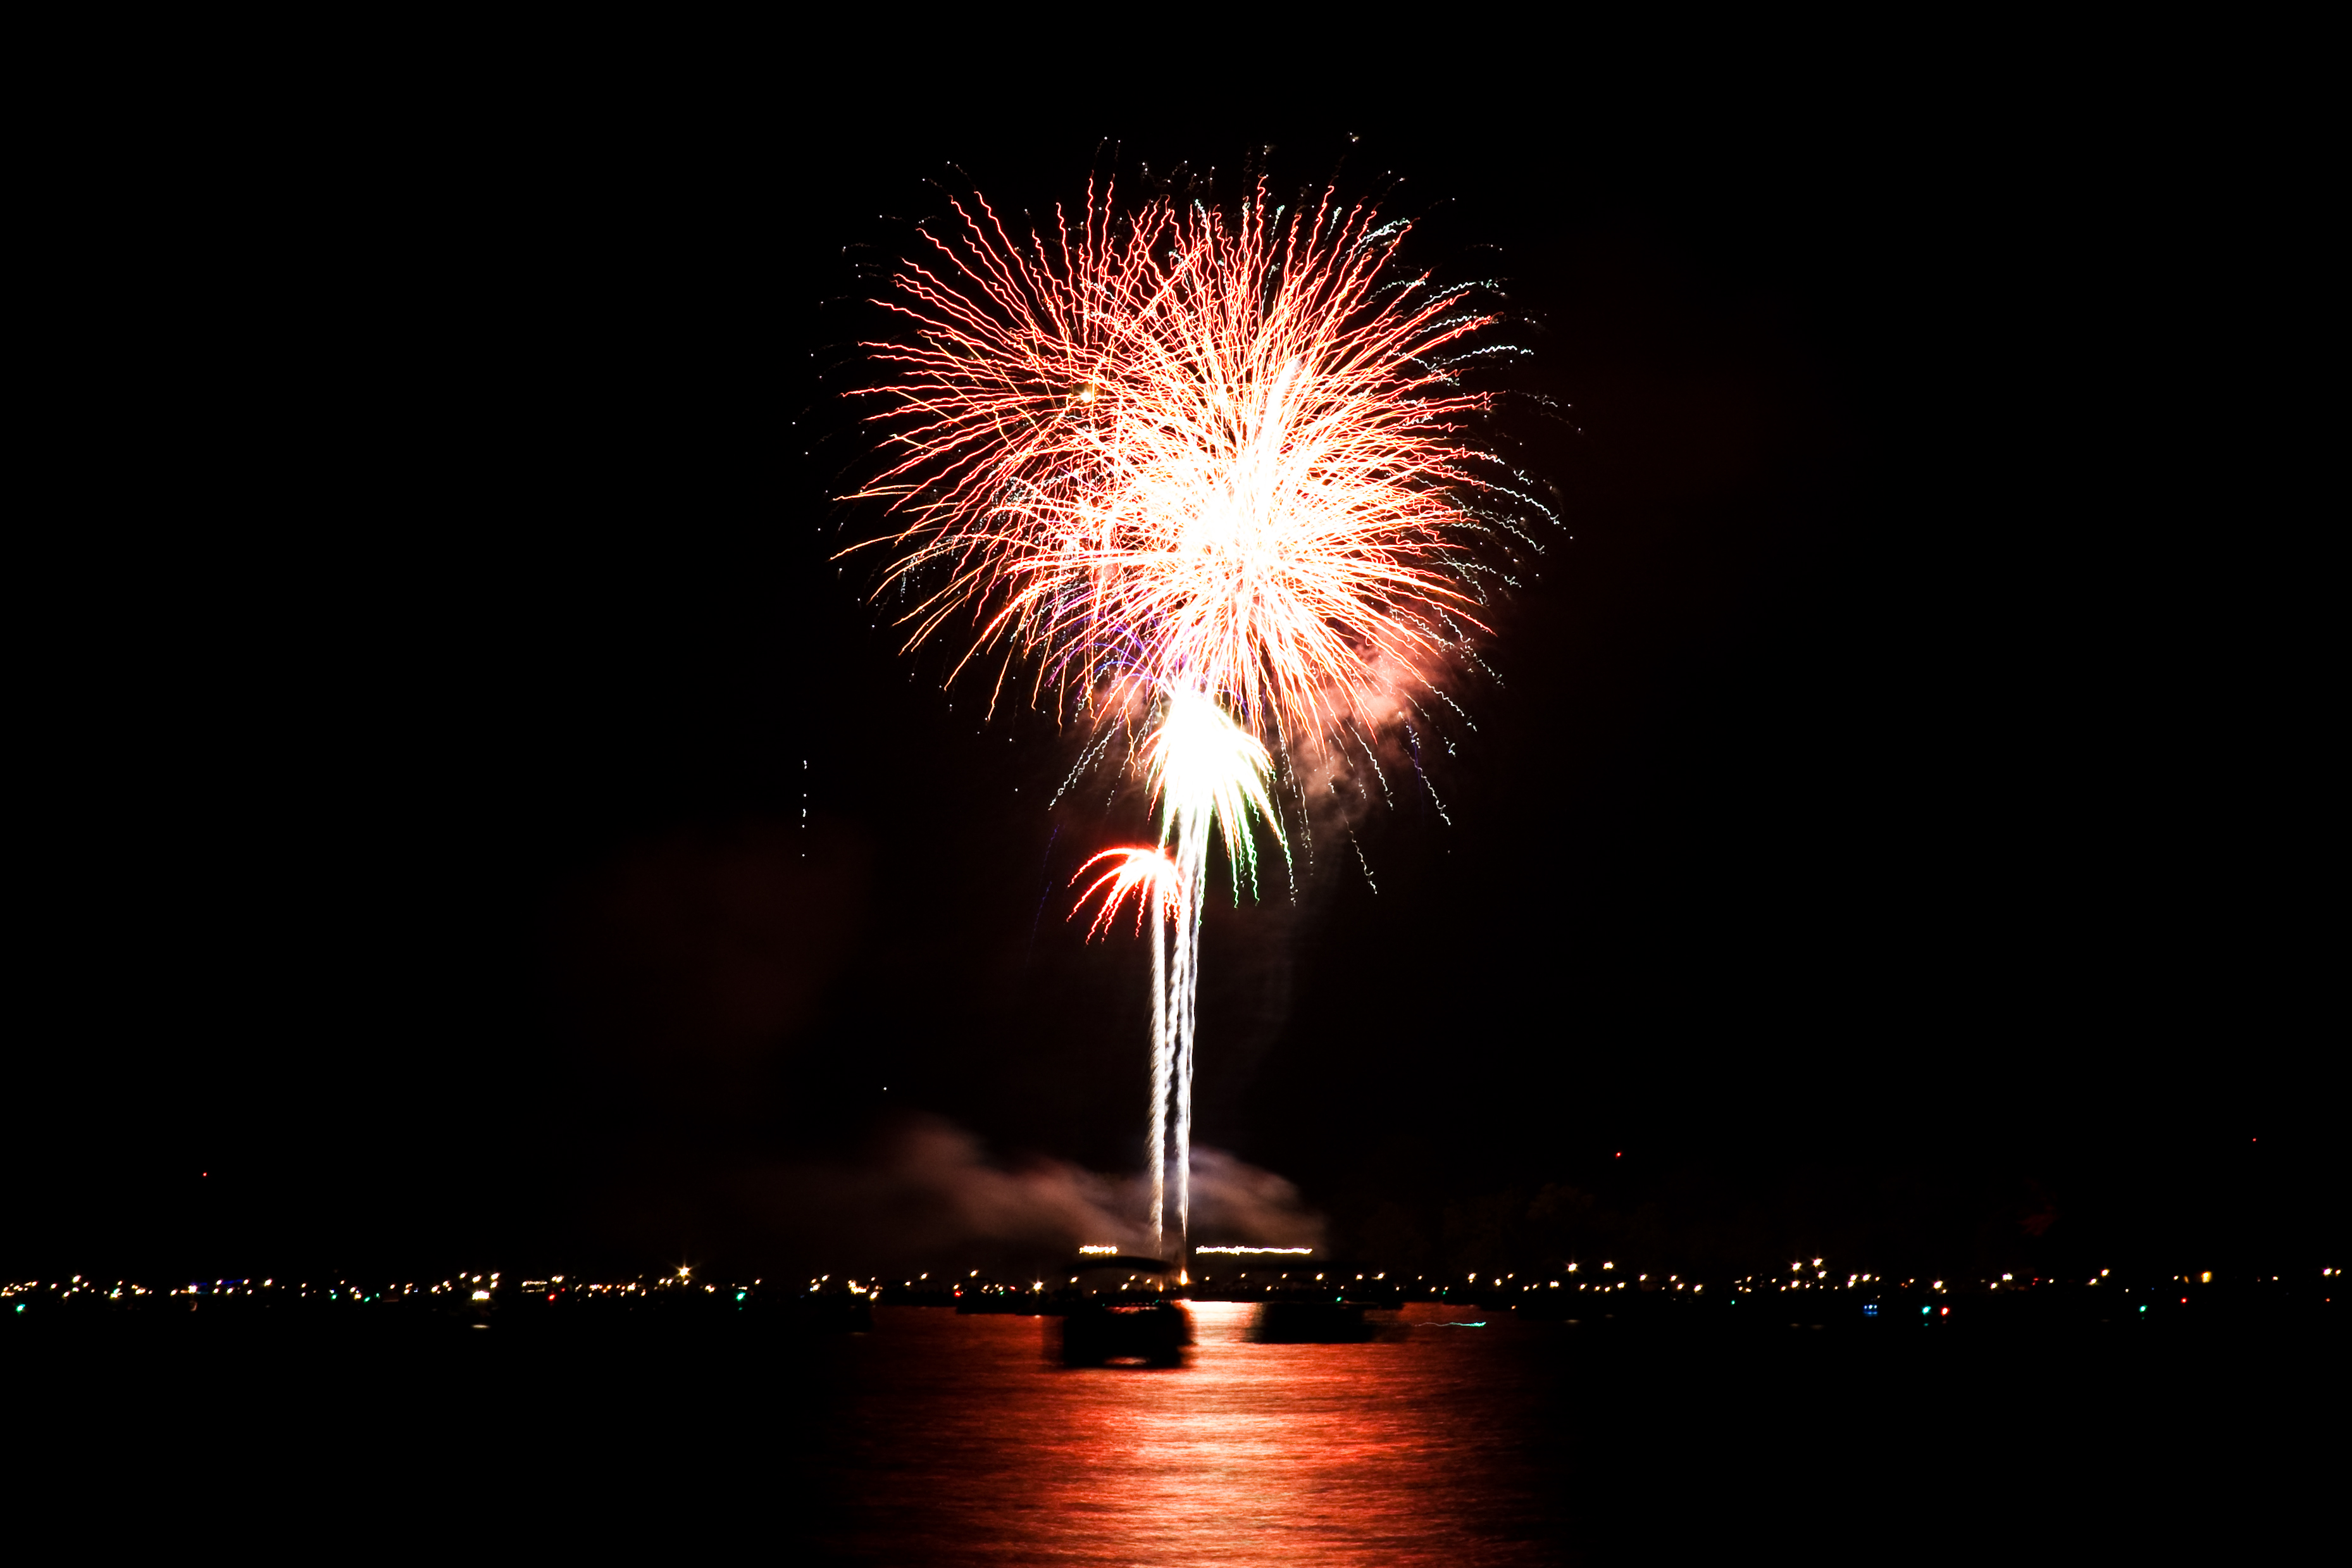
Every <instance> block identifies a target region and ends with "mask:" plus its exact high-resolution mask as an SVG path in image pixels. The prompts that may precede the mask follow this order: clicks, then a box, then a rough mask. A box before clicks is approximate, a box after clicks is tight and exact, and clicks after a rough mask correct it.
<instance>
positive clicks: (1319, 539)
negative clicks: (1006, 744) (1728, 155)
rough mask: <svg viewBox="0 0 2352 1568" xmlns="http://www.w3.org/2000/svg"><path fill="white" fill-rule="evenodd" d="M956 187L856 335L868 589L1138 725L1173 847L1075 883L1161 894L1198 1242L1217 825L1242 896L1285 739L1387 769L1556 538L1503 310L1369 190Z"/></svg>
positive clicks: (932, 628)
mask: <svg viewBox="0 0 2352 1568" xmlns="http://www.w3.org/2000/svg"><path fill="white" fill-rule="evenodd" d="M953 213H954V216H953V219H952V220H951V221H950V222H948V223H945V224H942V225H940V226H938V227H937V228H935V229H927V230H926V231H924V234H923V237H924V239H925V240H926V241H927V242H928V249H927V250H925V251H924V252H923V253H922V254H921V255H920V256H919V258H916V259H912V260H909V261H908V262H907V263H906V264H904V265H903V266H902V267H901V268H899V270H898V273H897V275H896V276H895V278H894V279H893V282H894V285H895V294H894V297H893V298H890V299H888V300H884V301H882V303H883V304H884V306H885V307H886V308H887V309H888V310H892V311H894V312H896V313H897V314H898V316H899V318H900V319H901V320H902V322H903V323H904V325H905V326H906V328H907V329H908V330H907V331H905V332H904V333H903V334H902V335H901V336H900V337H899V338H898V340H896V341H893V342H873V343H868V344H866V349H867V351H868V352H869V353H870V354H871V355H872V356H873V358H874V360H875V361H876V362H877V364H878V365H879V367H880V368H881V370H882V372H883V374H882V376H881V377H880V379H879V383H878V384H877V385H874V386H872V387H869V388H866V389H865V391H866V394H867V395H872V396H876V397H878V398H880V399H881V400H882V401H883V404H884V406H883V407H882V408H881V409H880V410H878V411H877V412H876V413H875V414H874V415H873V416H872V418H873V420H874V422H875V424H876V425H877V428H878V430H879V431H880V432H881V434H882V436H883V438H884V441H885V448H886V451H887V453H888V454H889V455H888V457H887V458H886V459H885V464H884V471H883V472H882V473H881V475H880V476H879V477H878V478H877V479H876V481H875V482H874V483H872V484H871V485H869V486H867V487H866V488H865V489H863V490H861V491H860V492H859V496H860V497H863V498H878V499H881V500H886V501H887V504H888V507H889V510H890V513H891V515H892V517H893V518H894V520H895V521H894V523H893V526H892V529H891V530H890V531H888V532H887V533H886V534H884V535H883V536H882V537H881V538H879V539H877V540H873V541H869V543H872V544H876V545H879V546H882V547H885V548H887V550H889V551H890V552H892V554H893V569H892V571H891V574H890V575H889V577H888V578H887V581H886V582H885V583H884V584H882V585H881V587H880V588H879V589H878V590H877V597H887V596H896V597H898V599H899V601H900V604H901V608H902V615H901V618H900V624H901V626H903V627H904V628H905V630H906V633H907V637H908V647H910V648H911V647H915V646H916V645H918V644H920V643H923V642H925V641H927V640H929V639H932V638H934V637H940V636H942V635H944V634H946V633H947V632H948V631H949V629H950V627H951V626H968V627H969V628H970V630H969V632H968V634H966V640H964V641H963V643H962V644H961V649H960V652H959V653H958V654H957V656H956V658H955V661H954V665H953V668H951V670H950V675H949V679H950V681H952V680H954V679H957V678H958V677H959V676H961V675H962V674H964V673H965V672H966V671H967V670H975V669H976V670H978V671H980V672H982V674H983V676H984V679H986V680H987V681H988V684H989V688H990V696H989V709H990V710H991V711H992V710H993V709H994V707H995V705H996V704H997V703H998V702H999V701H1001V700H1003V698H1004V696H1005V693H1006V687H1007V684H1008V682H1010V681H1012V680H1013V679H1014V671H1015V670H1016V669H1019V670H1022V671H1024V675H1023V676H1022V679H1025V680H1026V682H1027V683H1028V688H1029V689H1028V691H1027V693H1026V696H1027V699H1028V700H1030V701H1031V702H1033V703H1034V704H1035V705H1037V706H1041V707H1049V708H1050V709H1051V710H1053V711H1054V712H1055V713H1056V715H1057V716H1060V717H1063V718H1077V719H1079V720H1081V721H1084V722H1087V723H1090V724H1094V725H1098V726H1102V727H1104V728H1105V729H1106V730H1124V731H1127V732H1128V733H1129V734H1130V736H1136V737H1139V744H1137V745H1134V746H1132V747H1131V748H1130V752H1129V756H1130V762H1131V763H1135V764H1139V766H1140V767H1141V769H1142V770H1143V772H1144V773H1145V776H1146V778H1147V780H1148V782H1149V787H1150V795H1151V798H1152V799H1153V800H1154V801H1155V802H1156V803H1157V805H1158V808H1159V817H1160V844H1159V847H1157V848H1156V849H1134V848H1130V849H1123V850H1118V851H1113V852H1112V854H1111V855H1110V856H1108V857H1097V860H1095V861H1089V862H1088V863H1087V868H1092V867H1094V866H1095V865H1097V864H1098V863H1100V862H1101V861H1102V860H1103V859H1106V858H1111V859H1115V860H1116V862H1117V863H1116V864H1114V865H1113V866H1112V868H1110V869H1109V870H1108V871H1107V872H1105V873H1104V874H1103V875H1102V876H1100V877H1099V878H1097V880H1096V881H1095V882H1094V883H1093V884H1092V885H1091V886H1090V887H1089V888H1088V889H1087V891H1086V894H1085V895H1084V896H1082V898H1081V900H1080V905H1081V907H1083V906H1084V905H1085V903H1086V902H1087V900H1091V899H1093V898H1095V897H1096V896H1097V895H1098V894H1099V895H1104V897H1103V901H1102V904H1101V907H1100V909H1099V910H1098V911H1097V915H1096V918H1095V919H1094V921H1093V922H1092V925H1091V926H1090V928H1089V931H1088V934H1089V936H1092V935H1095V934H1098V933H1100V932H1102V931H1105V930H1107V929H1108V926H1109V924H1110V923H1111V921H1112V919H1113V917H1114V916H1115V914H1116V912H1117V910H1118V909H1119V908H1120V907H1121V906H1122V904H1123V903H1124V900H1126V898H1127V897H1128V896H1129V894H1130V893H1131V894H1133V895H1134V896H1135V899H1136V907H1137V920H1138V921H1139V922H1140V921H1142V920H1143V918H1144V915H1145V913H1146V905H1149V906H1150V924H1151V927H1152V943H1153V976H1154V999H1153V1009H1152V1016H1153V1026H1152V1041H1153V1074H1152V1080H1153V1101H1152V1117H1151V1121H1152V1131H1151V1135H1150V1136H1151V1144H1150V1147H1151V1149H1152V1151H1153V1153H1152V1157H1151V1160H1150V1167H1151V1170H1152V1192H1153V1201H1152V1215H1151V1221H1152V1227H1153V1230H1154V1232H1155V1234H1157V1233H1159V1232H1160V1231H1161V1229H1162V1222H1163V1219H1164V1218H1165V1215H1164V1211H1163V1197H1164V1185H1163V1182H1162V1179H1161V1173H1162V1170H1163V1166H1164V1163H1166V1162H1167V1160H1168V1154H1169V1151H1168V1150H1167V1146H1166V1136H1165V1122H1164V1118H1165V1116H1166V1114H1167V1112H1168V1110H1169V1108H1170V1100H1171V1093H1172V1096H1173V1101H1174V1110H1175V1119H1176V1128H1175V1145H1176V1146H1175V1150H1174V1161H1173V1163H1174V1166H1175V1174H1176V1185H1177V1191H1176V1215H1175V1227H1176V1231H1177V1236H1178V1241H1179V1246H1180V1247H1181V1244H1182V1238H1183V1235H1184V1232H1185V1229H1186V1227H1187V1226H1188V1224H1189V1218H1190V1215H1189V1201H1188V1198H1189V1194H1188V1189H1189V1177H1188V1173H1187V1166H1188V1163H1189V1159H1188V1152H1189V1148H1190V1140H1191V1112H1192V1052H1193V1035H1194V1009H1193V999H1194V996H1195V994H1196V992H1197V989H1198V986H1197V981H1198V973H1199V936H1200V930H1201V911H1202V898H1203V895H1204V893H1205V890H1206V888H1207V871H1208V860H1209V847H1210V840H1211V837H1213V836H1214V837H1218V838H1221V839H1222V840H1223V844H1224V847H1225V853H1226V856H1227V858H1228V859H1229V861H1230V862H1231V867H1232V871H1233V875H1234V889H1235V896H1236V897H1238V895H1239V891H1240V889H1241V887H1242V886H1243V885H1244V884H1246V885H1247V886H1248V887H1249V888H1250V889H1251V891H1252V893H1253V895H1255V891H1256V870H1257V855H1256V842H1255V827H1254V826H1253V823H1252V818H1253V817H1255V819H1256V821H1257V822H1258V823H1262V824H1264V825H1265V827H1266V828H1267V829H1268V830H1269V831H1270V832H1271V833H1272V834H1273V836H1274V837H1275V840H1276V843H1277V844H1280V845H1281V846H1282V847H1283V853H1284V857H1285V861H1286V864H1287V862H1288V857H1289V847H1288V843H1287V839H1286V836H1285V834H1284V832H1283V827H1282V818H1281V816H1280V814H1279V813H1278V811H1277V810H1276V807H1275V805H1274V801H1273V798H1272V794H1271V790H1270V787H1269V785H1270V781H1271V779H1272V777H1273V776H1274V773H1275V767H1276V755H1277V753H1288V754H1289V755H1291V756H1292V757H1293V758H1294V759H1296V758H1298V757H1301V756H1313V757H1322V758H1343V757H1344V756H1345V755H1346V754H1348V753H1351V752H1360V754H1361V755H1362V757H1363V758H1364V760H1365V761H1366V762H1368V763H1370V765H1371V768H1372V771H1373V773H1374V775H1375V776H1376V777H1377V778H1378V779H1379V780H1380V784H1381V791H1382V795H1383V796H1384V797H1385V796H1386V795H1387V787H1388V785H1387V779H1386V776H1385V774H1383V773H1381V770H1380V764H1379V762H1378V760H1377V758H1376V757H1375V756H1374V754H1373V750H1372V743H1371V742H1372V740H1373V739H1374V738H1377V737H1378V736H1379V735H1380V734H1381V731H1384V730H1385V729H1387V728H1388V727H1389V726H1390V725H1391V724H1395V723H1400V722H1402V721H1404V720H1405V718H1406V714H1407V711H1408V709H1409V708H1410V707H1411V706H1412V693H1413V692H1415V691H1433V690H1434V689H1435V687H1434V685H1433V682H1435V681H1437V680H1439V679H1442V678H1443V677H1444V675H1445V674H1446V673H1447V672H1449V671H1450V670H1452V669H1454V668H1455V667H1456V666H1458V665H1460V664H1463V663H1465V662H1466V661H1468V660H1469V659H1470V658H1472V657H1473V656H1472V654H1471V651H1470V647H1469V643H1470V639H1471V637H1473V636H1475V635H1477V634H1480V633H1483V632H1484V631H1485V630H1486V626H1485V625H1484V624H1483V622H1482V621H1481V620H1480V619H1479V618H1478V617H1479V615H1480V613H1481V606H1482V605H1483V604H1484V603H1485V598H1486V595H1485V592H1484V582H1483V578H1484V574H1486V573H1487V572H1488V571H1490V570H1491V568H1489V567H1488V566H1486V564H1485V563H1483V559H1482V555H1481V549H1480V547H1481V546H1482V544H1484V543H1486V542H1490V541H1492V540H1493V539H1495V538H1496V536H1497V535H1498V533H1502V532H1507V533H1511V534H1514V535H1517V538H1518V539H1519V540H1520V541H1522V542H1526V543H1527V544H1528V547H1529V548H1535V546H1534V545H1533V542H1532V541H1531V540H1528V539H1527V537H1526V535H1525V534H1524V533H1522V532H1520V531H1519V530H1518V529H1517V525H1516V524H1515V523H1514V521H1512V519H1513V515H1514V513H1515V512H1518V513H1523V512H1525V511H1528V510H1534V511H1541V510H1542V509H1541V508H1540V507H1538V506H1535V505H1534V503H1532V502H1531V501H1528V499H1527V498H1526V496H1525V495H1524V493H1523V489H1524V487H1523V486H1521V485H1520V484H1519V483H1518V481H1517V477H1516V476H1514V475H1512V474H1511V473H1510V472H1509V471H1508V470H1507V469H1506V468H1502V467H1501V466H1500V465H1498V464H1496V463H1494V462H1493V461H1492V460H1491V459H1490V458H1486V457H1485V456H1484V455H1483V453H1482V450H1481V448H1479V447H1476V446H1475V444H1474V443H1473V442H1472V441H1471V440H1470V439H1469V438H1468V435H1467V421H1468V420H1469V419H1470V418H1471V417H1472V416H1474V415H1475V414H1477V413H1478V412H1480V411H1481V410H1483V409H1484V408H1485V407H1486V397H1485V396H1484V395H1479V394H1476V393H1473V392H1469V391H1466V390H1465V388H1464V387H1463V385H1462V384H1461V382H1460V380H1459V370H1460V366H1461V364H1462V363H1463V362H1464V361H1465V359H1468V358H1470V357H1473V356H1475V355H1476V354H1480V353H1487V352H1491V351H1489V350H1487V349H1485V348H1480V347H1475V346H1473V343H1472V340H1473V339H1474V338H1475V335H1476V334H1478V333H1479V332H1480V331H1482V329H1485V328H1486V327H1488V326H1490V325H1491V324H1492V323H1493V321H1494V320H1495V318H1494V317H1493V316H1491V315H1488V314H1485V313H1482V312H1481V311H1480V310H1478V309H1476V308H1475V306H1473V305H1472V304H1471V303H1470V300H1471V295H1470V292H1469V291H1468V290H1467V289H1440V288H1437V287H1434V286H1433V284H1432V283H1431V281H1430V279H1428V278H1426V277H1423V276H1411V275H1406V274H1403V273H1402V272H1401V271H1400V270H1398V269H1397V268H1396V267H1395V260H1396V248H1397V246H1398V244H1399V243H1400V242H1401V241H1402V238H1403V237H1404V235H1405V232H1406V226H1403V225H1402V224H1383V223H1382V222H1381V220H1380V219H1379V217H1378V216H1377V215H1376V213H1375V212H1374V211H1373V210H1372V209H1371V208H1370V207H1369V206H1364V205H1354V206H1349V205H1343V204H1341V203H1339V202H1338V201H1337V200H1336V199H1335V198H1333V197H1332V196H1330V195H1328V193H1327V194H1326V195H1324V196H1323V197H1321V198H1320V199H1318V200H1313V201H1309V202H1307V203H1305V204H1302V205H1297V206H1287V207H1286V206H1276V205H1271V204H1270V203H1269V201H1268V199H1267V195H1266V192H1265V187H1264V185H1263V184H1260V185H1259V186H1258V188H1257V189H1256V190H1255V192H1254V193H1253V194H1252V195H1251V196H1250V197H1249V198H1248V199H1246V200H1244V202H1243V203H1241V204H1240V205H1239V207H1238V210H1237V211H1235V212H1232V213H1226V212H1223V211H1220V210H1218V209H1216V208H1213V207H1211V206H1208V205H1200V204H1194V205H1178V204H1176V203H1174V202H1172V201H1169V200H1166V199H1159V200H1154V201H1150V202H1147V203H1144V204H1142V205H1140V206H1139V207H1136V208H1134V209H1133V210H1131V211H1128V212H1126V213H1124V214H1122V213H1120V212H1119V211H1118V209H1117V208H1116V207H1115V205H1114V203H1113V200H1112V192H1111V190H1110V189H1109V188H1108V186H1105V187H1104V188H1103V189H1101V190H1100V191H1099V192H1097V191H1096V190H1094V189H1093V188H1091V187H1090V188H1089V191H1088V197H1087V204H1086V205H1085V207H1084V208H1083V210H1082V211H1081V212H1080V213H1079V214H1078V215H1077V217H1076V223H1075V226H1074V225H1073V222H1072V220H1071V219H1070V217H1069V216H1067V215H1066V214H1063V213H1061V212H1059V211H1058V210H1057V212H1056V214H1055V223H1054V224H1053V225H1052V226H1051V227H1050V229H1049V230H1047V231H1045V232H1043V233H1038V232H1032V233H1029V234H1026V235H1025V236H1019V237H1016V235H1015V234H1014V232H1013V231H1012V230H1009V229H1008V228H1007V227H1006V226H1005V225H1004V224H1003V221H1002V220H1001V218H1000V217H999V216H998V215H997V214H996V213H995V212H994V210H993V209H992V208H991V207H990V206H989V205H987V203H986V202H985V201H983V200H982V199H980V198H978V197H977V196H974V197H972V198H971V199H970V200H969V201H957V202H955V203H954V204H953ZM1439 695H1440V696H1443V693H1439ZM1414 744H1415V745H1416V746H1417V744H1418V742H1417V741H1415V742H1414ZM1090 754H1098V753H1090ZM1087 765H1088V764H1087V763H1084V762H1082V763H1081V767H1082V768H1083V767H1085V766H1087ZM1336 765H1339V766H1341V767H1344V768H1348V769H1350V770H1352V767H1353V763H1351V762H1347V761H1344V760H1342V761H1339V762H1338V763H1337V764H1336ZM1415 766H1416V771H1418V763H1417V760H1416V764H1415ZM1296 774H1297V768H1296V763H1295V761H1294V763H1293V766H1292V776H1293V782H1294V786H1295V783H1296ZM1072 776H1073V778H1075V777H1076V773H1073V775H1072ZM1065 787H1067V786H1065ZM1056 798H1058V795H1057V797H1056ZM1302 798H1303V797H1302ZM1431 799H1432V800H1434V799H1435V795H1434V793H1432V794H1431ZM1300 826H1301V828H1302V830H1303V829H1304V826H1305V823H1304V820H1303V819H1302V821H1301V823H1300ZM1085 874H1086V873H1085V870H1084V869H1082V870H1081V872H1080V875H1081V876H1084V875H1085ZM1171 938H1172V942H1171V940H1170V939H1171Z"/></svg>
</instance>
